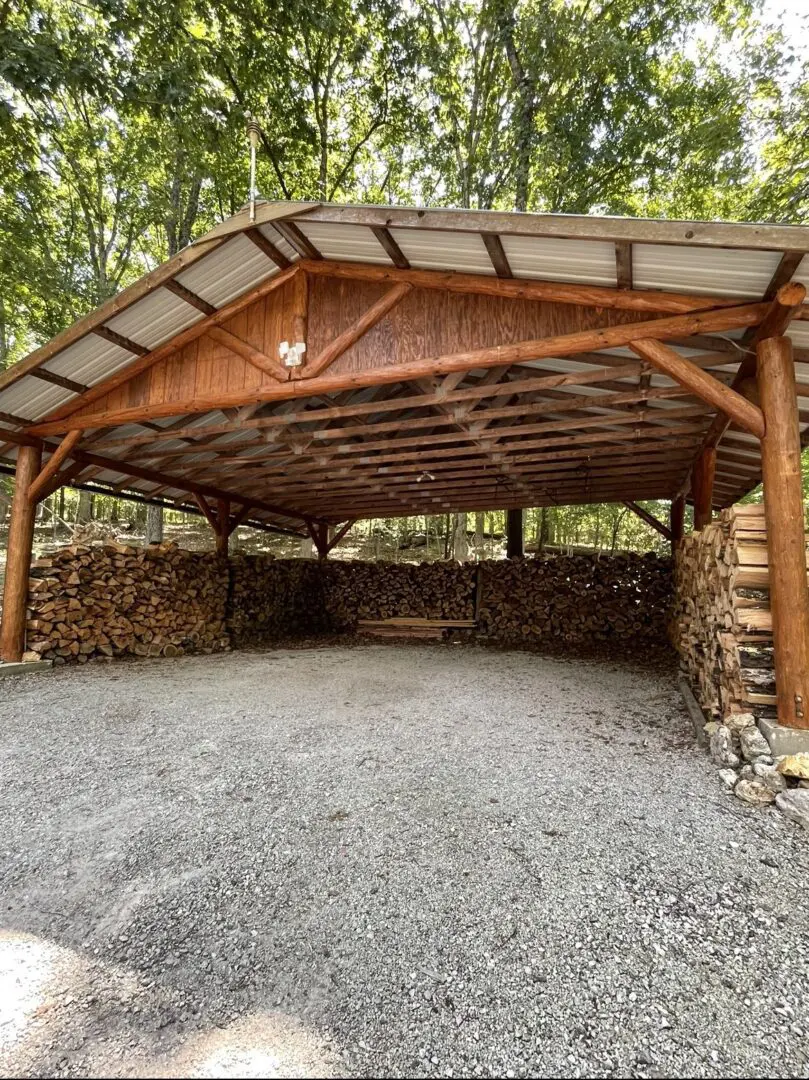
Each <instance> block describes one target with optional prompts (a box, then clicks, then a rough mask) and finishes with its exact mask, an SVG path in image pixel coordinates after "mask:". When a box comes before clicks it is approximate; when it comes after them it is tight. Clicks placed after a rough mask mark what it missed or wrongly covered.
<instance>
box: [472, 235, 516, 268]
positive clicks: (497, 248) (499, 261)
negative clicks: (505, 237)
mask: <svg viewBox="0 0 809 1080" xmlns="http://www.w3.org/2000/svg"><path fill="white" fill-rule="evenodd" d="M480 238H481V240H482V241H483V244H484V246H485V248H486V251H487V253H488V255H489V259H490V260H491V264H492V266H493V267H494V272H495V273H496V274H497V276H498V277H499V278H513V277H514V274H513V273H512V270H511V266H510V264H509V261H508V256H507V255H506V251H505V248H504V247H503V241H502V240H501V239H500V237H499V236H498V235H497V233H486V232H485V233H481V234H480Z"/></svg>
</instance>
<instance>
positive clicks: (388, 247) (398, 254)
mask: <svg viewBox="0 0 809 1080" xmlns="http://www.w3.org/2000/svg"><path fill="white" fill-rule="evenodd" d="M371 232H372V233H373V234H374V236H375V237H376V238H377V240H378V241H379V243H380V244H381V245H382V247H383V248H384V249H385V252H386V254H387V256H388V258H389V259H390V261H391V262H392V263H393V265H394V266H398V268H399V269H400V270H409V269H410V263H409V262H408V259H407V256H406V255H405V254H404V252H403V251H402V249H401V248H400V247H399V245H398V244H397V243H396V241H395V240H394V238H393V236H392V235H391V232H390V230H389V229H386V228H385V226H384V225H374V226H372V228H371Z"/></svg>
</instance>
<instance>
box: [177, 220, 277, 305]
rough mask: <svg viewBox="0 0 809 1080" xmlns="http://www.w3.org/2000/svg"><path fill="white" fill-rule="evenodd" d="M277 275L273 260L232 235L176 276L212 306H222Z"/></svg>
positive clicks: (247, 241) (240, 238)
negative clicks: (211, 252) (210, 253)
mask: <svg viewBox="0 0 809 1080" xmlns="http://www.w3.org/2000/svg"><path fill="white" fill-rule="evenodd" d="M277 273H278V267H277V266H276V265H275V263H274V262H273V261H272V259H269V258H267V256H266V255H265V254H264V253H263V252H262V251H260V250H259V249H258V248H257V247H256V245H255V244H254V243H253V242H252V241H251V240H248V239H247V237H246V236H234V238H233V239H232V240H228V242H227V243H226V244H223V245H222V247H220V248H218V249H217V251H216V252H215V254H214V255H212V256H211V257H209V258H207V259H203V260H202V261H201V262H199V263H197V264H196V265H195V266H192V267H189V268H188V270H185V271H184V272H183V273H182V274H178V275H177V280H178V281H179V282H180V284H181V285H185V287H186V288H187V289H190V290H191V291H192V292H195V293H196V294H197V296H201V297H202V299H203V300H207V301H208V303H209V304H213V306H214V307H223V306H224V305H225V304H227V303H229V302H230V301H231V300H235V299H236V297H237V296H241V295H242V293H245V292H247V290H248V289H251V288H252V287H253V286H254V285H258V284H259V282H261V281H264V280H265V279H266V278H269V277H273V275H275V274H277Z"/></svg>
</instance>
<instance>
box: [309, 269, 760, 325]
mask: <svg viewBox="0 0 809 1080" xmlns="http://www.w3.org/2000/svg"><path fill="white" fill-rule="evenodd" d="M303 265H304V266H305V268H306V270H307V271H308V272H309V273H312V274H320V275H326V276H327V277H337V278H346V279H349V280H354V281H375V282H381V283H387V284H391V285H393V284H395V283H397V282H401V281H406V282H408V283H409V284H410V285H413V286H414V287H416V288H420V289H442V290H445V291H448V292H458V293H467V294H476V295H479V296H500V297H506V298H511V299H515V300H545V301H554V302H556V303H561V304H578V305H581V306H584V307H602V308H615V309H619V310H626V311H641V312H649V313H653V312H654V313H659V312H670V313H673V314H684V313H687V312H692V311H711V310H714V309H716V308H723V307H725V308H730V307H737V306H738V305H739V300H738V298H733V297H721V296H699V295H693V294H690V293H674V292H664V291H661V290H652V289H643V290H634V289H612V288H607V287H605V286H600V285H577V284H569V283H567V282H561V281H535V280H530V281H529V280H526V279H517V278H512V279H505V278H500V277H494V276H490V275H487V274H461V273H458V272H456V271H443V270H414V269H412V268H411V269H410V270H403V269H399V268H397V267H388V266H378V265H376V264H374V263H359V262H351V263H348V262H333V261H331V260H328V259H321V260H318V261H316V262H313V263H312V264H309V263H304V264H303Z"/></svg>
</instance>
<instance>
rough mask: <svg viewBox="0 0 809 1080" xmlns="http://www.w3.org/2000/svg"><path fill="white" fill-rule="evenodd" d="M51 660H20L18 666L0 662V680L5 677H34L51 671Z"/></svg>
mask: <svg viewBox="0 0 809 1080" xmlns="http://www.w3.org/2000/svg"><path fill="white" fill-rule="evenodd" d="M52 670H53V662H52V661H51V660H21V661H20V662H19V663H18V664H7V663H6V662H5V661H3V660H0V679H3V678H5V676H6V675H34V674H39V673H41V672H43V671H52Z"/></svg>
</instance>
